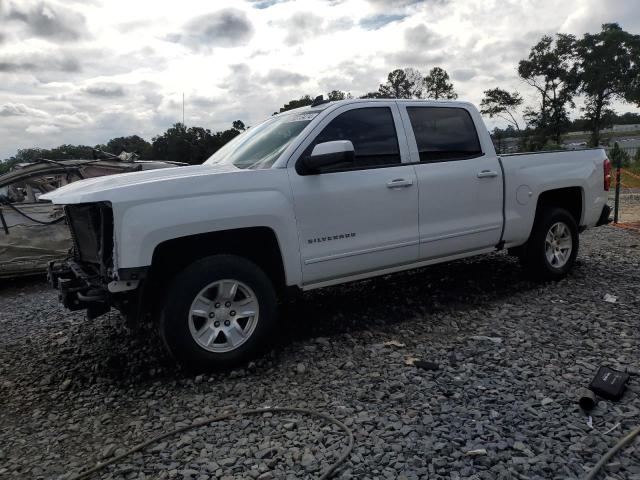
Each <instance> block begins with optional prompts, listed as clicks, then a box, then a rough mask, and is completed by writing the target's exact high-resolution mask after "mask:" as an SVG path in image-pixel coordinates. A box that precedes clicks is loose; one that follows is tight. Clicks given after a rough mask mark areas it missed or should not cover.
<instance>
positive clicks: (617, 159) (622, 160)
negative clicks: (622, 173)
mask: <svg viewBox="0 0 640 480" xmlns="http://www.w3.org/2000/svg"><path fill="white" fill-rule="evenodd" d="M609 159H610V160H611V163H613V165H614V166H618V165H620V166H621V167H626V166H628V165H629V163H631V158H630V157H629V154H628V153H627V152H625V151H624V150H623V149H621V148H620V145H618V142H616V143H614V144H613V148H612V149H611V150H609Z"/></svg>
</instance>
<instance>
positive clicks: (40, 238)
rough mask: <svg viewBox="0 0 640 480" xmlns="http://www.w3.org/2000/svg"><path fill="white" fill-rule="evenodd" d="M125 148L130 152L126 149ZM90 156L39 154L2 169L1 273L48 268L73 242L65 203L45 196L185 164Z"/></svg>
mask: <svg viewBox="0 0 640 480" xmlns="http://www.w3.org/2000/svg"><path fill="white" fill-rule="evenodd" d="M123 153H124V152H123ZM97 155H99V156H101V157H103V158H97V159H89V160H48V159H39V160H37V161H35V162H32V163H21V164H18V165H16V166H15V167H14V169H13V170H12V171H10V172H7V173H5V174H3V175H0V278H8V277H17V276H22V275H33V274H38V273H40V274H42V273H45V272H46V271H47V265H48V263H49V261H51V260H60V259H63V258H65V257H67V256H68V255H69V249H70V248H71V246H72V242H71V236H70V233H69V228H68V227H67V225H66V224H65V217H64V211H63V208H62V207H61V206H58V205H53V204H52V203H51V202H45V201H42V200H41V199H40V196H41V195H43V194H45V193H48V192H51V191H53V190H55V189H57V188H59V187H61V186H63V185H67V184H69V183H71V182H75V181H78V180H81V179H84V178H92V177H102V176H105V175H114V174H118V173H124V172H136V171H140V170H151V169H157V168H167V167H175V166H178V165H185V164H183V163H178V162H166V161H158V160H146V161H145V160H136V159H135V156H134V155H133V154H126V153H124V154H121V156H116V155H111V154H106V153H104V152H97Z"/></svg>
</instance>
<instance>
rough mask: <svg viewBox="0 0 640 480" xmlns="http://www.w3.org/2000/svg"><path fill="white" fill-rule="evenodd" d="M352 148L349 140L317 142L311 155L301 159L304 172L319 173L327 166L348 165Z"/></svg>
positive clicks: (349, 164)
mask: <svg viewBox="0 0 640 480" xmlns="http://www.w3.org/2000/svg"><path fill="white" fill-rule="evenodd" d="M353 158H354V148H353V143H351V140H335V141H333V142H324V143H319V144H317V145H316V146H315V147H313V151H312V152H311V155H310V156H309V157H307V158H304V159H302V165H303V166H304V173H306V174H313V173H319V172H320V171H322V170H323V169H325V168H328V167H340V166H342V167H349V166H351V165H352V164H353Z"/></svg>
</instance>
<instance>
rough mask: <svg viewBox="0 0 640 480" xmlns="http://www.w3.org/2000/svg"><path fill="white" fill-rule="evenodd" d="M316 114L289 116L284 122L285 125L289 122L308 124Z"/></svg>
mask: <svg viewBox="0 0 640 480" xmlns="http://www.w3.org/2000/svg"><path fill="white" fill-rule="evenodd" d="M317 116H318V114H317V113H298V114H296V115H290V116H289V118H287V119H286V120H285V123H290V122H310V121H311V120H313V119H314V118H315V117H317Z"/></svg>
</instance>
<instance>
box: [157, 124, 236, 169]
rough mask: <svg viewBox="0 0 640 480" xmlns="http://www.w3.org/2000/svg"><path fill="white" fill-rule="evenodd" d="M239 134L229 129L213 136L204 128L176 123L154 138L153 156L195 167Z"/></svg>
mask: <svg viewBox="0 0 640 480" xmlns="http://www.w3.org/2000/svg"><path fill="white" fill-rule="evenodd" d="M234 123H235V122H234ZM241 123H242V122H241ZM239 134H240V131H239V130H238V129H236V128H230V129H228V130H224V131H222V132H216V133H215V134H214V133H211V130H209V129H206V128H202V127H189V128H187V127H186V126H185V125H184V124H182V123H176V124H174V125H173V126H172V127H171V128H169V129H167V131H166V132H164V133H163V134H162V135H158V136H157V137H154V139H153V143H152V148H153V155H154V157H155V158H157V159H159V160H171V161H177V162H186V163H190V164H192V165H196V164H200V163H202V162H204V161H205V160H206V159H207V158H209V157H210V156H211V155H212V154H214V153H215V152H216V151H217V150H218V149H220V148H221V147H222V146H223V145H224V144H225V143H227V142H228V141H229V140H231V139H233V138H234V137H235V136H237V135H239Z"/></svg>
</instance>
